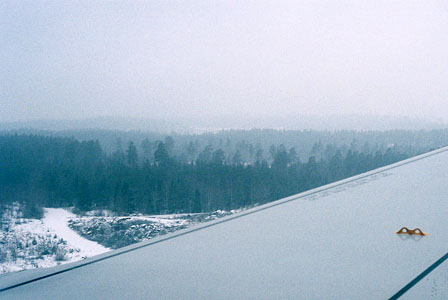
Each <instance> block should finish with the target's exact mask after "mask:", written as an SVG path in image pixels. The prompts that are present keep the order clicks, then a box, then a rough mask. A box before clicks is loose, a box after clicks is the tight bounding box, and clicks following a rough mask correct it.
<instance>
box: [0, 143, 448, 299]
mask: <svg viewBox="0 0 448 300" xmlns="http://www.w3.org/2000/svg"><path fill="white" fill-rule="evenodd" d="M402 227H408V228H409V229H413V228H417V227H418V228H420V229H421V230H422V231H423V232H425V233H428V235H426V236H417V235H408V234H396V233H395V232H396V231H397V230H399V229H400V228H402ZM447 230H448V148H442V149H439V150H436V151H433V152H429V153H426V154H423V155H420V156H417V157H414V158H411V159H408V160H405V161H402V162H399V163H396V164H393V165H390V166H387V167H383V168H380V169H377V170H374V171H371V172H368V173H365V174H361V175H358V176H355V177H352V178H348V179H345V180H342V181H339V182H335V183H332V184H329V185H325V186H322V187H319V188H317V189H314V190H310V191H307V192H304V193H301V194H298V195H294V196H291V197H287V198H284V199H281V200H278V201H275V202H271V203H269V204H266V205H262V206H259V207H256V208H253V209H250V210H247V211H244V212H242V213H239V214H235V215H232V216H229V217H225V218H222V219H219V220H216V221H213V222H209V223H204V224H201V225H199V226H196V227H191V228H188V229H186V230H182V231H178V232H175V233H172V234H168V235H165V236H161V237H158V238H155V239H152V240H149V241H146V242H142V243H139V244H135V245H131V246H128V247H125V248H122V249H118V250H115V251H112V252H110V253H106V254H103V255H100V256H96V257H92V258H90V259H87V260H84V261H82V262H77V263H73V264H67V265H63V266H59V267H56V268H51V269H42V270H36V271H34V272H31V271H27V272H19V273H13V274H10V275H7V276H2V277H0V299H2V300H6V299H398V298H402V299H448V295H447V294H446V293H447V288H446V287H447V286H448V284H447V280H448V276H447V275H448V266H447V265H448V262H446V260H447V257H448V255H447V253H448V234H447ZM444 285H445V288H444ZM443 293H445V296H444V295H443ZM431 297H432V298H431Z"/></svg>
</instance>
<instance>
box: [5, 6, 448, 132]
mask: <svg viewBox="0 0 448 300" xmlns="http://www.w3.org/2000/svg"><path fill="white" fill-rule="evenodd" d="M447 16H448V5H447V4H446V2H444V1H404V0H403V1H337V2H334V1H256V2H255V1H254V2H241V1H163V2H158V1H148V2H134V3H130V2H123V3H111V2H100V1H97V2H92V1H79V2H78V1H77V2H73V3H72V2H64V3H62V2H61V3H60V2H22V1H2V2H1V3H0V107H1V109H0V118H1V121H18V120H35V119H83V118H96V117H101V116H111V115H112V116H118V117H126V118H155V119H159V120H164V119H169V120H176V119H189V120H201V121H202V122H203V123H206V124H210V123H212V121H213V120H214V119H220V118H221V119H225V120H228V119H230V121H227V123H225V124H230V125H232V120H233V119H232V118H236V119H246V120H259V119H266V120H273V119H275V120H277V121H276V122H275V124H274V123H273V122H270V123H269V124H271V123H272V124H273V125H272V126H279V127H287V126H288V125H287V124H284V123H282V121H281V120H282V118H283V116H285V115H287V116H289V118H290V119H291V118H292V117H291V116H298V115H301V116H304V115H305V116H320V117H321V118H322V119H326V116H333V118H334V116H340V115H356V116H377V115H381V116H387V118H390V117H392V118H395V117H397V118H416V119H422V120H426V121H428V122H433V121H434V122H435V121H436V122H446V121H447V115H448V114H447V112H448V104H447V101H446V100H447V95H448V59H447V54H446V53H448V35H447V34H446V28H448V18H447ZM334 119H337V117H336V118H334ZM358 119H362V117H361V118H358ZM278 120H279V121H278ZM254 122H255V121H254ZM222 124H224V122H222ZM269 124H268V123H266V125H269ZM263 125H265V124H263V123H262V124H260V126H259V125H257V124H256V126H259V127H266V126H263ZM355 125H356V124H355ZM207 126H213V124H211V125H207ZM223 126H226V125H223ZM329 126H330V127H331V124H330V125H329Z"/></svg>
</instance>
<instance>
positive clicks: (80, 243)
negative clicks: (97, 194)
mask: <svg viewBox="0 0 448 300" xmlns="http://www.w3.org/2000/svg"><path fill="white" fill-rule="evenodd" d="M44 211H45V217H44V219H43V225H44V226H45V227H46V228H48V229H49V230H51V231H52V232H54V233H55V234H57V235H58V236H59V237H61V238H62V239H64V240H65V241H66V242H67V244H68V245H69V246H70V247H73V248H77V249H79V253H80V254H81V255H82V256H83V257H90V256H94V255H98V254H101V253H104V252H107V251H109V250H110V249H108V248H106V247H104V246H102V245H100V244H98V243H97V242H93V241H89V240H88V239H86V238H84V237H82V236H80V235H79V234H78V233H76V232H75V231H74V230H73V229H71V228H70V227H68V220H70V219H75V218H76V215H74V214H73V213H71V212H69V211H67V210H65V209H63V208H45V209H44Z"/></svg>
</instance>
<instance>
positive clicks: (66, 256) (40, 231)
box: [0, 205, 110, 274]
mask: <svg viewBox="0 0 448 300" xmlns="http://www.w3.org/2000/svg"><path fill="white" fill-rule="evenodd" d="M44 211H45V215H44V218H43V219H42V220H35V219H23V218H21V214H20V211H19V207H18V206H17V205H16V206H11V207H10V208H9V210H8V211H7V212H6V213H5V214H4V215H3V218H4V219H5V220H4V221H3V223H2V225H4V226H3V227H2V228H3V230H0V274H4V273H9V272H16V271H21V270H27V269H34V268H48V267H53V266H56V265H59V264H65V263H69V262H74V261H78V260H81V259H84V258H86V257H90V256H94V255H97V254H101V253H104V252H106V251H109V250H110V249H108V248H105V247H103V246H101V245H100V244H98V243H96V242H93V241H89V240H87V239H85V238H83V237H81V236H80V235H79V234H77V233H76V232H75V231H73V230H72V229H70V228H69V227H68V225H67V222H68V220H69V219H70V218H76V216H75V215H74V214H72V213H70V212H69V211H67V210H65V209H62V208H46V209H44Z"/></svg>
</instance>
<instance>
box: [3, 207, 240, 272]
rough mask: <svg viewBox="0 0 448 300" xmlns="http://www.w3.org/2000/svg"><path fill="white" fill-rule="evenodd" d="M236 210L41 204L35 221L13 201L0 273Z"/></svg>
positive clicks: (120, 243) (43, 264)
mask: <svg viewBox="0 0 448 300" xmlns="http://www.w3.org/2000/svg"><path fill="white" fill-rule="evenodd" d="M238 211H241V210H232V211H215V212H212V213H201V214H171V215H157V216H145V215H132V216H110V215H111V213H108V212H103V214H105V215H108V216H93V214H94V213H93V212H92V213H90V214H87V216H77V215H75V214H73V213H72V212H70V211H69V210H67V209H63V208H44V217H43V219H42V220H36V219H24V218H22V217H21V213H20V209H19V206H18V205H14V206H11V207H9V209H7V210H6V211H5V212H3V215H2V218H1V219H2V222H1V224H0V225H1V227H0V229H1V230H0V275H1V274H5V273H10V272H16V271H22V270H27V269H34V268H47V267H53V266H56V265H60V264H64V263H69V262H74V261H78V260H81V259H84V258H87V257H91V256H94V255H98V254H101V253H104V252H107V251H110V250H112V249H117V248H120V247H124V246H127V245H130V244H133V243H137V242H141V241H144V240H147V239H151V238H153V237H156V236H159V235H163V234H166V233H169V232H173V231H176V230H179V229H183V228H186V227H189V226H192V225H194V224H197V223H201V222H207V221H210V220H215V219H217V218H220V217H223V216H227V215H230V214H233V213H236V212H238Z"/></svg>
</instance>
